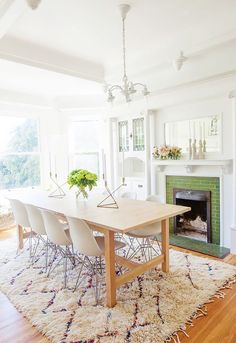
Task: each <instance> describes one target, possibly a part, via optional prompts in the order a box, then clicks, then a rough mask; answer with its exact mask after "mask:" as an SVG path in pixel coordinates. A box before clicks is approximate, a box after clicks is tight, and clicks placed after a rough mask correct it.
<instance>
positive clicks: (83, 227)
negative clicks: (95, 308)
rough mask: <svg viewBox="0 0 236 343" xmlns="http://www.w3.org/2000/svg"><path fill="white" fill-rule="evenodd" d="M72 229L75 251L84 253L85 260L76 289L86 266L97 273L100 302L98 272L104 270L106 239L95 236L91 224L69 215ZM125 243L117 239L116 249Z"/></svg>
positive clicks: (96, 283) (68, 219) (96, 284)
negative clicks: (102, 263)
mask: <svg viewBox="0 0 236 343" xmlns="http://www.w3.org/2000/svg"><path fill="white" fill-rule="evenodd" d="M67 221H68V224H69V229H70V236H71V240H72V242H73V246H74V249H75V251H76V252H77V253H78V254H80V256H81V255H83V262H82V265H81V268H80V270H79V273H78V278H77V281H76V284H75V288H74V290H76V288H77V286H78V283H79V280H80V276H81V272H82V269H83V268H84V267H86V268H87V269H88V271H89V272H92V274H95V276H96V282H95V298H96V302H98V273H99V271H100V273H101V272H102V268H101V257H102V256H104V254H105V241H104V237H103V236H94V235H93V230H92V229H91V228H90V227H89V225H88V224H87V223H86V222H85V221H83V220H81V219H78V218H72V217H67ZM124 246H125V244H124V243H123V242H121V241H116V240H115V250H118V249H121V248H123V247H124Z"/></svg>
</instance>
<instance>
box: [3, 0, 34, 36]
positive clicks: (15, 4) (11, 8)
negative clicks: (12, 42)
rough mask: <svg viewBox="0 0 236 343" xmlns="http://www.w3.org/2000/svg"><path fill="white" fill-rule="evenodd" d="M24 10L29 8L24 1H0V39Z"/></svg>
mask: <svg viewBox="0 0 236 343" xmlns="http://www.w3.org/2000/svg"><path fill="white" fill-rule="evenodd" d="M26 10H29V8H28V6H27V4H26V1H22V0H1V1H0V39H1V38H2V37H3V36H4V35H5V34H6V33H7V32H8V30H9V29H10V28H11V26H12V25H13V24H14V23H15V22H16V20H17V19H18V18H19V17H20V16H21V15H22V14H23V13H24V12H25V11H26Z"/></svg>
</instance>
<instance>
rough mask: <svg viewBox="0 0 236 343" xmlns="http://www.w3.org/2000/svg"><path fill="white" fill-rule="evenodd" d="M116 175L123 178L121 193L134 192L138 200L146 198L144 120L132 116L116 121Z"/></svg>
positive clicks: (142, 117) (141, 117) (143, 117)
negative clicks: (117, 161) (123, 183)
mask: <svg viewBox="0 0 236 343" xmlns="http://www.w3.org/2000/svg"><path fill="white" fill-rule="evenodd" d="M117 131H118V135H117V139H118V144H117V146H118V160H119V163H118V173H117V177H118V180H120V178H121V176H122V173H124V176H125V186H124V187H122V190H121V193H123V192H135V193H136V194H137V198H138V199H145V197H146V179H145V178H146V168H145V163H146V147H145V145H146V141H145V134H146V118H145V116H133V117H131V118H130V117H129V118H127V119H126V118H124V117H122V119H120V120H119V118H118V121H117Z"/></svg>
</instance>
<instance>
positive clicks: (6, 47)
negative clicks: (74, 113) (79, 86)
mask: <svg viewBox="0 0 236 343" xmlns="http://www.w3.org/2000/svg"><path fill="white" fill-rule="evenodd" d="M0 58H2V59H6V60H9V61H13V62H17V63H22V64H26V65H30V66H33V67H37V68H41V69H46V70H50V71H54V72H57V73H62V74H66V75H70V76H75V77H79V78H81V79H86V80H91V81H96V82H101V83H102V82H103V81H104V69H103V66H102V65H100V64H97V63H94V62H90V61H86V60H82V59H81V58H79V57H74V56H68V55H65V54H62V53H61V52H58V51H54V50H49V49H46V48H43V47H41V46H38V45H36V44H32V43H28V42H25V41H21V40H18V39H15V38H13V37H10V36H7V37H5V38H4V39H2V40H1V43H0Z"/></svg>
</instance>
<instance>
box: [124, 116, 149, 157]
mask: <svg viewBox="0 0 236 343" xmlns="http://www.w3.org/2000/svg"><path fill="white" fill-rule="evenodd" d="M144 131H145V128H144V118H143V117H139V118H133V119H129V120H122V121H119V122H118V133H119V151H120V152H122V151H125V152H131V151H144V150H145V137H144Z"/></svg>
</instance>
